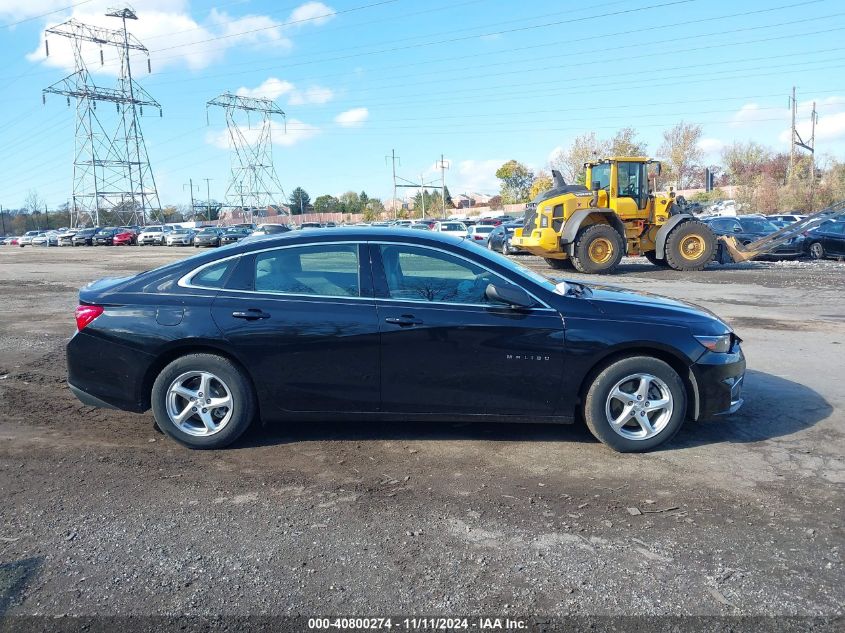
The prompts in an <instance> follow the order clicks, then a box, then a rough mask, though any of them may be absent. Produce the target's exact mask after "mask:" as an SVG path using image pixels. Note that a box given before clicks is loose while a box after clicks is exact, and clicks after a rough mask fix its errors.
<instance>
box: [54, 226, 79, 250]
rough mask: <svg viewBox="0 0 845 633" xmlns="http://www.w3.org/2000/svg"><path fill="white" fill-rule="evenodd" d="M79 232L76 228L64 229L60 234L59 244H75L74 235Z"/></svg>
mask: <svg viewBox="0 0 845 633" xmlns="http://www.w3.org/2000/svg"><path fill="white" fill-rule="evenodd" d="M76 234H77V230H76V229H68V230H66V231H62V232H61V233H59V236H58V243H59V246H73V236H74V235H76Z"/></svg>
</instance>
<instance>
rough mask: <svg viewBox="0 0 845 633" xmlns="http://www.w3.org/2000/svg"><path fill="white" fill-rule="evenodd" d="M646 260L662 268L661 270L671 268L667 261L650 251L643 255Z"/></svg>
mask: <svg viewBox="0 0 845 633" xmlns="http://www.w3.org/2000/svg"><path fill="white" fill-rule="evenodd" d="M643 255H644V256H645V258H646V259H647V260H648V261H650V262H651V263H652V264H654V265H655V266H660V267H661V268H669V264H668V263H667V262H666V260H665V259H664V258H662V257H658V256H657V253H656V252H654V251H648V252H647V253H643Z"/></svg>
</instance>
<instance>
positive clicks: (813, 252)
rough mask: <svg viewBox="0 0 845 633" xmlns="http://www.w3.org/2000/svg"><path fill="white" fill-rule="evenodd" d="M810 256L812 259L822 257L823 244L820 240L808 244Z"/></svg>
mask: <svg viewBox="0 0 845 633" xmlns="http://www.w3.org/2000/svg"><path fill="white" fill-rule="evenodd" d="M810 257H812V258H813V259H824V246H822V243H821V242H813V243H812V244H810Z"/></svg>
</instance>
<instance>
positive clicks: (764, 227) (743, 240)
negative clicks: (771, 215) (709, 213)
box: [701, 215, 804, 261]
mask: <svg viewBox="0 0 845 633" xmlns="http://www.w3.org/2000/svg"><path fill="white" fill-rule="evenodd" d="M701 221H702V222H704V223H705V224H706V225H707V226H709V227H710V228H711V229H713V232H714V233H715V234H716V235H733V236H734V237H735V238H736V239H737V241H738V242H739V243H740V244H742V245H746V244H750V243H751V242H756V241H757V240H759V239H761V238H763V237H766V236H767V235H771V234H772V233H774V232H775V231H777V230H779V227H777V226H775V225H774V224H772V223H771V222H769V221H768V220H767V219H766V218H765V217H764V216H759V215H744V216H743V215H740V216H737V217H713V218H701ZM723 249H724V247H723V245H722V243H721V242H719V252H718V253H717V254H716V259H717V260H718V261H729V259H730V258H727V260H726V259H725V257H724V256H723V254H722V251H723ZM803 253H804V237H803V236H800V235H799V236H798V237H794V238H792V239H791V240H789V242H787V243H786V244H781V245H780V246H778V247H777V248H776V249H775V250H774V251H773V252H772V253H771V254H769V255H765V256H764V257H766V258H768V259H786V258H790V257H800V256H801V255H802V254H803Z"/></svg>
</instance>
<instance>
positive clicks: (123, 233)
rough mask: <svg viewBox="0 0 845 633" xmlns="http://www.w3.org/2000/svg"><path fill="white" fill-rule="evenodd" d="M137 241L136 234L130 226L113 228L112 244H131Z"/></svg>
mask: <svg viewBox="0 0 845 633" xmlns="http://www.w3.org/2000/svg"><path fill="white" fill-rule="evenodd" d="M137 243H138V234H137V233H136V232H135V231H134V230H133V229H132V228H131V227H130V228H127V227H120V228H119V229H115V232H114V237H112V244H114V245H115V246H132V245H134V244H137Z"/></svg>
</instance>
